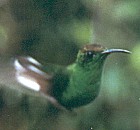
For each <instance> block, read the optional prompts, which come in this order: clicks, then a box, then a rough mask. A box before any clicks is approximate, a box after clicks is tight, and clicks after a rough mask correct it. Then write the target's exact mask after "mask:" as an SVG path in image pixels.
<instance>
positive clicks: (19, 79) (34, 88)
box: [0, 56, 66, 110]
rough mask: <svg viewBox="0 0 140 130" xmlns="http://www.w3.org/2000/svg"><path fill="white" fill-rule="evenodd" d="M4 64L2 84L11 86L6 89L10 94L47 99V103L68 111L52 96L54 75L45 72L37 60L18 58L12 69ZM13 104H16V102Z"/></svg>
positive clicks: (0, 70)
mask: <svg viewBox="0 0 140 130" xmlns="http://www.w3.org/2000/svg"><path fill="white" fill-rule="evenodd" d="M2 64H3V65H2ZM2 64H0V72H1V73H0V80H1V81H0V84H2V85H1V86H3V85H4V86H9V87H5V88H6V89H9V90H8V92H9V93H10V90H12V91H13V90H18V91H16V92H18V93H17V95H20V93H21V95H24V94H26V95H28V96H31V95H32V96H36V97H38V96H41V97H43V98H44V99H46V102H47V101H48V102H50V103H51V104H53V105H54V106H55V107H57V108H59V109H61V110H66V109H65V108H64V107H63V106H61V105H60V104H59V103H58V101H57V100H56V99H55V97H54V96H52V94H51V92H52V89H53V88H52V87H53V86H52V79H53V74H49V73H46V72H44V71H43V69H42V68H43V66H42V64H40V63H39V62H38V61H37V60H35V59H34V58H32V57H30V56H18V57H16V58H14V60H13V61H12V63H11V65H10V67H9V63H2ZM3 88H4V87H3ZM5 88H4V89H5ZM4 91H5V90H4ZM23 93H24V94H23ZM11 98H12V97H11ZM13 102H15V103H16V101H13Z"/></svg>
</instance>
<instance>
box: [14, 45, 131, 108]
mask: <svg viewBox="0 0 140 130" xmlns="http://www.w3.org/2000/svg"><path fill="white" fill-rule="evenodd" d="M115 52H122V53H128V54H130V53H131V52H130V51H128V50H123V49H107V48H105V47H103V46H101V45H99V44H89V45H85V46H84V47H82V48H81V49H80V50H79V52H78V55H77V59H76V61H75V62H74V63H73V64H71V65H69V66H66V67H64V66H63V67H62V66H57V65H52V64H47V65H46V66H42V65H41V64H40V63H39V62H38V61H36V60H35V59H33V58H32V57H23V56H20V57H18V58H16V59H15V63H14V66H15V69H16V74H15V75H16V79H17V81H18V82H20V83H21V84H23V85H24V86H26V87H28V88H30V89H33V90H35V91H38V92H41V93H42V94H43V95H44V96H46V97H47V99H48V100H49V101H50V102H52V103H53V104H54V105H55V106H57V107H59V108H62V109H63V108H64V109H68V110H71V109H73V108H77V107H80V106H84V105H87V104H89V103H90V102H92V101H94V99H95V98H96V97H97V96H98V94H99V91H100V84H101V76H102V70H103V65H104V62H105V59H106V58H107V57H108V56H109V55H110V54H112V53H115Z"/></svg>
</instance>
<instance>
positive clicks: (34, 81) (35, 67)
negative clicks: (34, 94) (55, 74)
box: [14, 56, 52, 94]
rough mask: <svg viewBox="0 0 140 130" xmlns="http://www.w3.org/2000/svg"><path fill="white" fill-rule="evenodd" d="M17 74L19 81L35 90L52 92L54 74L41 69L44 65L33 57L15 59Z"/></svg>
mask: <svg viewBox="0 0 140 130" xmlns="http://www.w3.org/2000/svg"><path fill="white" fill-rule="evenodd" d="M14 67H15V70H16V73H15V76H16V79H17V81H18V82H19V83H21V84H22V85H24V86H25V87H27V88H29V89H32V90H34V91H41V92H43V93H46V94H47V93H48V94H49V93H50V87H51V79H52V76H51V75H49V74H47V73H45V72H43V71H42V70H41V67H42V65H41V64H40V63H39V62H38V61H36V60H35V59H33V58H32V57H29V56H28V57H23V56H20V57H18V58H16V59H15V61H14Z"/></svg>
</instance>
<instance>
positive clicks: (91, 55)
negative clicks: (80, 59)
mask: <svg viewBox="0 0 140 130" xmlns="http://www.w3.org/2000/svg"><path fill="white" fill-rule="evenodd" d="M86 55H87V57H88V58H94V57H95V56H96V54H95V53H94V52H91V51H87V52H86Z"/></svg>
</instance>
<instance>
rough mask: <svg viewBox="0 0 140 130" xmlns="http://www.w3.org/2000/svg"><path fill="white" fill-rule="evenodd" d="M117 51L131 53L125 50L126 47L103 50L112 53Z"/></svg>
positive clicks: (105, 52) (104, 52)
mask: <svg viewBox="0 0 140 130" xmlns="http://www.w3.org/2000/svg"><path fill="white" fill-rule="evenodd" d="M116 52H121V53H127V54H131V52H130V51H128V50H124V49H108V50H105V51H103V52H102V54H110V53H116Z"/></svg>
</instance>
